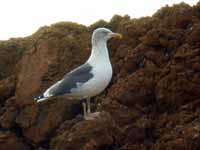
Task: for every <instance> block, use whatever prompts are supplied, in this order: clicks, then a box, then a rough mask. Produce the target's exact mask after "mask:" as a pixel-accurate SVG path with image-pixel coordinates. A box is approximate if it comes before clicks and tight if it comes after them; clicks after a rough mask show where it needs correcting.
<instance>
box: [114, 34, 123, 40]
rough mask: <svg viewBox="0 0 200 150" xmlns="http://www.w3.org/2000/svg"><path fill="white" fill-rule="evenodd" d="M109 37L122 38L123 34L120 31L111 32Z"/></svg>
mask: <svg viewBox="0 0 200 150" xmlns="http://www.w3.org/2000/svg"><path fill="white" fill-rule="evenodd" d="M111 37H113V38H116V39H122V38H123V36H122V34H120V33H111Z"/></svg>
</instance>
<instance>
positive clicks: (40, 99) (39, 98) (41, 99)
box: [34, 95, 48, 102]
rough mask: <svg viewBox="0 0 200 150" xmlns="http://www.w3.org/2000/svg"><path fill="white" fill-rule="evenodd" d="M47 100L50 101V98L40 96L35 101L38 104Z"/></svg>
mask: <svg viewBox="0 0 200 150" xmlns="http://www.w3.org/2000/svg"><path fill="white" fill-rule="evenodd" d="M46 99H48V97H44V95H40V96H38V97H35V98H34V100H35V101H37V102H41V101H44V100H46Z"/></svg>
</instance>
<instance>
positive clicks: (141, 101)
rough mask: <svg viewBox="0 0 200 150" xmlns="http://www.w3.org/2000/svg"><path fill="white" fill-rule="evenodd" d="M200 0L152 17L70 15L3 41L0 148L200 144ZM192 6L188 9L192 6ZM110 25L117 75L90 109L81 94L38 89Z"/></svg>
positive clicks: (169, 148)
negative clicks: (88, 112) (79, 19)
mask: <svg viewBox="0 0 200 150" xmlns="http://www.w3.org/2000/svg"><path fill="white" fill-rule="evenodd" d="M199 12H200V3H198V4H197V5H195V6H193V7H191V6H189V5H187V4H184V3H181V4H179V5H174V6H173V7H168V6H166V7H164V8H161V9H160V10H158V12H157V13H155V14H154V15H153V16H152V17H145V18H140V19H131V18H130V17H129V16H128V15H126V16H123V17H121V16H118V15H116V16H114V17H113V18H112V19H111V21H110V22H105V21H103V20H100V21H98V22H96V23H95V24H93V25H91V26H90V27H85V26H83V25H79V24H75V23H70V22H61V23H57V24H54V25H51V26H49V27H42V28H40V29H39V31H37V32H36V33H34V34H33V35H32V36H30V37H27V38H21V39H11V40H8V41H1V42H0V69H1V72H0V149H1V150H7V149H13V150H15V149H16V150H18V149H20V150H21V149H22V150H23V149H25V150H29V149H34V150H48V149H52V150H62V149H63V150H65V149H73V150H82V149H84V150H108V149H109V150H199V149H200V117H199V116H200V13H199ZM186 14H187V15H186ZM102 26H105V27H108V28H110V29H111V30H113V31H115V32H120V33H122V34H123V36H124V39H123V40H121V41H119V40H116V39H115V40H111V41H110V42H109V43H108V47H109V50H110V57H111V61H112V65H113V70H114V76H113V79H112V81H111V83H110V85H109V86H108V88H107V89H106V90H105V91H104V92H103V93H102V94H100V95H98V96H96V97H95V98H94V101H95V103H94V104H93V106H94V107H93V108H94V109H95V108H96V109H97V110H98V111H101V113H100V116H99V117H98V118H96V119H95V120H92V121H85V120H83V118H82V115H81V114H82V109H81V102H80V101H74V100H69V99H66V98H64V97H56V98H52V99H50V100H49V101H46V102H42V103H39V104H37V103H36V102H34V100H33V98H34V97H36V96H38V95H39V94H40V93H42V92H43V91H44V90H45V89H46V88H47V87H49V86H50V85H51V84H53V83H55V82H56V81H57V80H59V79H60V78H61V77H62V76H63V75H64V74H65V73H66V72H68V71H70V70H71V69H73V68H75V67H76V66H78V65H80V64H81V63H83V62H84V61H85V60H86V59H87V58H88V56H89V54H90V46H91V45H90V37H91V33H92V31H93V30H94V29H95V28H97V27H102Z"/></svg>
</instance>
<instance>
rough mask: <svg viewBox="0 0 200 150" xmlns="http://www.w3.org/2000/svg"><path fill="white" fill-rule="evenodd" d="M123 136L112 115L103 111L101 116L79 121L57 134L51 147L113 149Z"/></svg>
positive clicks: (94, 149) (79, 149) (63, 149)
mask: <svg viewBox="0 0 200 150" xmlns="http://www.w3.org/2000/svg"><path fill="white" fill-rule="evenodd" d="M121 138H122V133H121V131H120V129H119V128H118V127H117V125H116V123H115V122H114V121H113V119H112V117H111V116H110V115H109V114H108V113H105V112H102V113H101V114H100V116H99V118H97V119H95V120H91V121H86V120H84V121H81V122H78V123H76V124H75V125H73V126H72V127H71V128H70V129H68V130H65V131H63V132H62V133H61V134H59V135H57V136H56V137H55V138H54V139H53V140H52V142H51V149H53V150H65V149H76V150H83V149H84V150H100V149H102V148H105V149H106V148H109V149H112V148H113V147H115V146H117V145H118V144H119V143H120V139H121ZM116 144H117V145H116Z"/></svg>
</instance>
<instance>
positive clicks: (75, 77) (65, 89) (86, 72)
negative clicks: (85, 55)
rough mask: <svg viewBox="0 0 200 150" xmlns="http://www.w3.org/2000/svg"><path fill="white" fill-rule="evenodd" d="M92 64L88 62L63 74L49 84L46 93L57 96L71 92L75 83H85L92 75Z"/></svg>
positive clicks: (75, 85)
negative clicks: (56, 80)
mask: <svg viewBox="0 0 200 150" xmlns="http://www.w3.org/2000/svg"><path fill="white" fill-rule="evenodd" d="M91 70H92V66H91V65H90V64H88V63H85V64H83V65H82V66H80V67H78V68H76V69H74V70H73V71H71V72H69V73H68V74H66V75H65V76H64V78H63V79H62V80H60V81H58V82H57V83H55V84H54V85H53V86H51V87H50V88H49V89H48V90H47V91H48V95H51V96H59V95H64V94H67V93H71V89H75V88H77V83H83V84H84V83H85V82H87V81H88V80H90V79H91V78H92V77H93V74H92V73H91Z"/></svg>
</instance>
